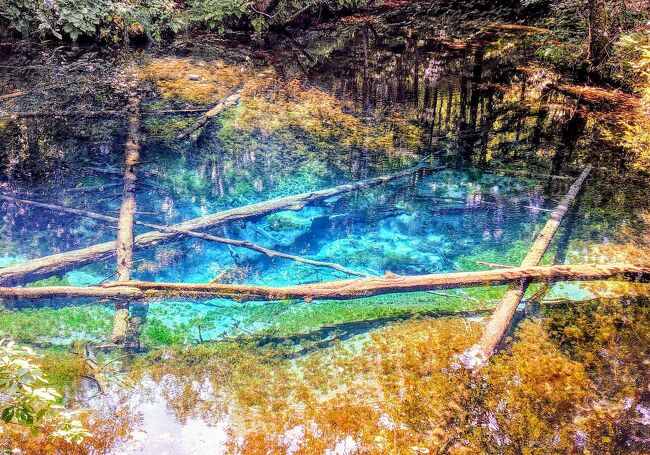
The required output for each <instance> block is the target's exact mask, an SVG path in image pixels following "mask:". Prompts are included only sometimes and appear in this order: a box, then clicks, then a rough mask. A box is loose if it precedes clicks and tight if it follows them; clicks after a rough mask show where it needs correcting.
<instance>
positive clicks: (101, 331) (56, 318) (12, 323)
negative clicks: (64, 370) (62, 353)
mask: <svg viewBox="0 0 650 455" xmlns="http://www.w3.org/2000/svg"><path fill="white" fill-rule="evenodd" d="M111 314H112V310H111V309H110V308H108V307H105V306H101V305H90V306H69V307H63V308H38V309H36V308H31V309H24V310H13V311H9V310H3V311H2V315H1V317H0V334H1V335H2V336H5V337H6V336H11V337H14V338H15V339H16V340H17V341H20V342H31V343H35V344H39V343H45V344H49V343H55V344H60V343H63V344H69V343H70V342H71V341H74V340H101V339H105V338H106V336H108V334H110V331H111V319H110V315H111Z"/></svg>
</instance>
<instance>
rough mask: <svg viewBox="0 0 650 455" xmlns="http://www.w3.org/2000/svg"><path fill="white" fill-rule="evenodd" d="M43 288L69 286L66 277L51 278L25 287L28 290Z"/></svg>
mask: <svg viewBox="0 0 650 455" xmlns="http://www.w3.org/2000/svg"><path fill="white" fill-rule="evenodd" d="M45 286H70V281H69V280H68V278H67V277H65V276H64V277H58V276H51V277H49V278H45V279H43V280H39V281H34V282H33V283H28V284H27V285H26V286H25V287H28V288H42V287H45Z"/></svg>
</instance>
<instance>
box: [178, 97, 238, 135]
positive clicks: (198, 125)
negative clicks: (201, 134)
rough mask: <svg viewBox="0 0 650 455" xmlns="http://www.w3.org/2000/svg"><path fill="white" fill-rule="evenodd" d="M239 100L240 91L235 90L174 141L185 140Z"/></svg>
mask: <svg viewBox="0 0 650 455" xmlns="http://www.w3.org/2000/svg"><path fill="white" fill-rule="evenodd" d="M240 99H241V93H240V90H237V91H236V92H235V93H233V94H232V95H230V96H228V97H226V98H225V99H224V100H222V101H220V102H219V103H218V104H217V105H216V106H215V107H213V108H212V109H210V110H209V111H208V112H206V113H205V114H203V115H202V116H201V117H199V118H198V119H197V120H196V121H195V122H194V123H192V124H191V125H190V126H188V127H187V128H185V129H184V130H183V131H181V132H180V133H179V134H178V136H176V139H178V140H180V139H185V138H186V137H187V136H189V135H190V134H192V133H193V132H194V131H196V130H198V129H199V128H201V127H202V126H203V125H205V124H206V123H208V120H210V119H211V118H212V117H216V116H217V115H219V114H221V112H223V111H224V110H225V109H227V108H229V107H231V106H234V105H235V104H237V103H238V102H239V100H240Z"/></svg>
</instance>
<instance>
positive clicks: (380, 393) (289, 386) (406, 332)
mask: <svg viewBox="0 0 650 455" xmlns="http://www.w3.org/2000/svg"><path fill="white" fill-rule="evenodd" d="M631 308H632V306H630V309H631ZM549 311H551V312H552V314H557V315H561V314H566V313H563V312H561V311H557V308H554V307H549ZM556 311H557V313H556ZM581 312H582V311H581ZM588 313H589V310H587V309H586V308H585V312H584V315H585V317H589V316H587V314H588ZM547 314H549V313H547ZM628 314H629V315H630V316H632V314H631V313H628ZM646 316H647V315H643V314H640V313H639V314H635V315H634V316H633V320H634V321H636V322H635V324H636V323H639V324H642V323H643V322H642V321H643V320H644V318H645V317H646ZM551 317H552V318H553V317H554V316H551ZM553 320H554V319H550V321H553ZM569 320H570V321H573V322H575V323H577V324H578V325H579V324H580V322H579V320H576V319H575V318H574V316H571V313H569V315H568V317H567V319H566V321H569ZM591 320H592V321H593V322H591V323H592V324H593V325H594V329H595V328H597V327H600V328H602V329H603V330H607V328H606V327H607V324H606V323H605V325H601V324H602V322H601V319H599V318H593V317H591ZM545 321H546V320H542V321H530V322H527V323H524V324H523V325H522V326H521V327H520V329H519V331H518V332H517V336H516V339H515V341H514V343H513V344H512V346H511V347H510V348H508V349H507V350H506V351H504V352H503V353H502V354H500V355H499V356H497V357H496V358H495V359H494V362H493V363H492V364H491V365H490V366H489V367H488V368H487V369H486V371H485V372H484V374H483V375H481V376H480V377H468V376H466V373H465V372H464V370H462V369H456V368H454V363H455V362H456V360H455V354H456V353H459V352H462V351H463V350H464V349H465V348H466V347H468V346H470V345H471V344H472V343H473V342H474V341H475V340H476V338H477V337H478V336H479V335H480V325H479V324H477V323H472V322H468V321H467V320H464V319H461V318H442V319H423V320H419V321H409V322H401V323H395V324H392V325H390V326H389V327H387V328H384V329H381V330H378V331H375V332H373V333H372V335H371V337H370V339H368V340H367V341H365V342H363V343H361V344H359V343H356V342H353V343H346V344H341V343H338V344H337V343H335V344H334V347H332V348H329V349H317V350H310V349H309V342H308V343H306V344H305V348H306V354H304V355H303V356H301V357H299V358H298V360H295V361H294V360H286V357H285V354H284V353H285V352H286V351H285V349H286V348H287V347H288V348H289V352H290V353H291V352H295V348H293V347H291V345H286V344H279V345H276V346H275V347H273V348H271V349H270V348H269V347H266V348H258V347H256V346H255V345H246V344H243V343H241V342H239V343H233V342H221V343H216V344H208V345H200V346H197V347H194V348H192V349H190V350H187V351H185V352H183V353H182V355H181V353H180V352H179V351H176V350H166V351H161V352H160V353H157V354H152V355H151V356H150V358H148V359H145V360H144V363H142V364H140V366H139V367H138V368H137V370H138V371H141V373H139V374H152V375H153V378H158V379H160V378H162V377H166V376H167V375H172V376H174V377H176V380H175V381H173V382H169V383H168V384H169V385H170V387H172V386H171V384H174V385H173V387H172V388H171V389H169V390H168V391H167V392H165V393H169V394H170V395H169V396H170V398H171V397H172V396H174V397H176V398H174V399H173V400H172V401H170V404H171V405H172V407H173V409H174V411H175V412H177V413H178V415H179V416H180V417H188V416H190V415H193V414H194V413H198V415H201V416H203V418H206V419H209V420H210V421H215V420H216V421H218V420H220V419H222V418H223V417H224V416H225V412H226V410H225V409H223V408H222V407H221V406H220V405H219V403H221V401H222V400H223V399H226V397H227V402H229V403H231V405H234V406H236V409H237V411H236V412H235V413H234V414H231V416H233V417H235V419H234V420H233V421H232V423H231V425H232V428H231V430H230V432H231V435H232V438H233V439H232V442H231V444H232V448H233V450H237V451H241V452H242V453H259V452H260V451H269V450H270V451H274V450H275V451H277V450H280V451H281V450H286V447H287V445H288V444H292V445H295V446H297V447H299V448H300V450H301V451H303V452H307V453H311V452H313V451H322V450H325V449H332V448H333V447H335V446H337V445H338V444H340V443H341V441H343V440H345V439H347V438H349V439H350V440H352V441H353V443H354V445H353V447H356V448H357V449H360V450H363V451H366V452H369V453H386V452H391V451H398V450H400V448H403V447H418V448H422V453H426V451H425V450H434V449H435V440H436V438H435V434H434V433H432V431H433V429H434V428H435V427H436V425H437V424H438V423H439V422H440V418H441V417H442V415H443V413H444V412H446V409H447V406H448V403H449V400H450V399H451V398H452V397H455V396H456V391H457V390H458V387H459V386H461V385H463V384H468V381H469V384H474V385H473V386H472V387H473V388H471V389H469V390H470V392H469V394H468V395H465V396H464V398H463V401H462V402H461V403H458V406H460V408H459V409H462V412H461V413H460V415H465V414H467V416H466V417H465V418H464V419H463V420H458V421H457V422H456V423H455V424H454V425H460V427H457V428H456V429H455V430H454V431H458V434H459V435H460V436H459V437H458V439H457V442H456V444H455V445H454V452H456V451H457V450H458V451H460V453H462V451H463V450H465V451H470V452H472V451H476V450H479V451H480V450H488V448H490V449H489V450H496V451H499V452H501V453H520V451H521V450H526V449H530V450H533V448H542V449H543V450H550V451H563V450H575V449H576V448H592V447H593V448H594V449H596V448H597V449H598V450H611V449H612V448H613V447H615V446H616V444H618V443H620V441H618V440H617V439H616V435H613V434H609V433H608V432H607V431H608V430H607V428H606V427H603V426H602V424H601V421H599V420H598V419H599V418H600V417H602V414H601V411H602V410H603V407H602V406H600V407H598V406H594V405H593V404H590V403H595V402H597V401H599V400H601V398H599V397H596V396H594V389H593V386H592V384H593V382H592V381H601V380H603V379H608V378H611V372H610V371H604V370H594V369H593V368H591V367H589V366H585V364H584V363H582V360H581V359H580V358H579V357H580V355H576V354H577V352H575V351H572V352H570V357H568V356H567V354H565V353H563V352H562V351H561V350H560V348H559V345H558V344H557V342H556V335H555V334H558V333H559V334H560V336H562V335H561V334H562V333H567V334H568V333H570V331H569V330H565V328H562V326H561V325H560V324H562V323H560V322H559V321H555V322H548V323H547V322H545ZM547 324H549V325H547ZM547 327H549V329H548V330H550V332H547ZM558 327H559V328H558ZM636 327H637V326H630V327H629V330H628V329H627V328H626V329H625V333H629V334H630V335H632V334H633V333H634V331H635V330H636ZM590 332H591V330H590ZM549 334H550V335H549ZM610 336H611V335H610ZM590 339H591V338H590ZM610 339H612V340H613V338H610ZM631 340H632V338H630V341H631ZM602 341H603V339H602V338H594V339H593V342H590V343H591V344H588V345H587V344H584V345H583V346H584V351H582V352H583V354H582V355H584V354H586V353H587V352H591V353H597V352H598V351H599V350H600V347H599V346H598V345H599V344H600V342H602ZM562 344H563V343H562ZM608 346H612V347H614V345H613V344H611V345H609V344H608ZM644 346H645V344H644ZM642 352H643V351H641V352H639V353H638V354H635V357H634V358H632V357H622V356H620V355H616V356H615V357H616V358H617V359H618V360H617V361H619V362H622V364H624V365H629V366H632V369H631V370H629V371H627V372H625V373H624V372H623V370H621V369H620V365H621V364H620V363H619V369H618V371H619V374H625V375H627V374H629V375H631V376H630V379H631V380H632V381H634V379H633V378H634V376H637V377H638V375H639V374H640V373H638V372H636V371H634V367H633V365H636V364H637V362H639V361H640V360H641V357H642V356H643V354H642ZM603 358H605V359H607V358H609V355H605V356H604V357H603ZM219 365H228V367H227V368H220V367H219ZM192 378H195V379H192ZM198 378H203V380H205V379H206V378H207V380H208V381H209V382H210V384H211V386H210V388H211V390H212V391H213V392H212V393H214V394H215V396H214V397H213V398H211V399H209V400H208V401H204V402H203V401H200V400H199V401H197V400H196V397H195V395H196V393H198V390H197V389H194V388H193V387H192V386H191V384H192V382H193V381H197V380H198ZM253 378H254V379H253ZM177 381H180V383H179V382H177ZM632 383H634V382H632ZM160 386H161V387H163V390H167V389H166V387H167V386H164V385H163V383H160ZM625 390H626V392H627V393H629V390H631V389H625ZM603 393H604V396H608V399H612V403H616V402H617V400H618V399H616V398H612V397H611V396H609V395H607V392H603ZM179 394H180V395H179ZM193 397H194V398H193ZM611 409H612V412H614V413H615V414H616V415H618V414H617V413H618V412H619V411H616V410H615V409H618V408H611ZM463 422H465V423H463ZM298 427H299V428H301V429H302V430H301V431H298V432H297V433H296V434H295V436H294V437H293V438H292V439H291V440H288V439H286V437H283V436H282V435H287V434H289V433H292V432H293V431H294V430H292V429H295V428H298ZM242 435H243V439H242ZM579 435H581V436H579ZM578 436H579V437H578ZM576 444H578V445H576Z"/></svg>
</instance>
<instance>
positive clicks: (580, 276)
mask: <svg viewBox="0 0 650 455" xmlns="http://www.w3.org/2000/svg"><path fill="white" fill-rule="evenodd" d="M614 277H616V278H629V279H636V280H642V281H647V280H648V279H650V265H647V264H646V265H633V264H584V265H553V266H534V267H512V268H507V269H498V270H488V271H478V272H454V273H442V274H432V275H395V274H391V273H387V274H386V275H385V276H383V277H367V278H356V279H351V280H335V281H326V282H321V283H312V284H298V285H293V286H284V287H273V286H258V285H246V284H223V283H205V284H185V283H158V282H144V281H128V282H112V283H106V284H104V285H103V286H88V287H73V286H48V287H34V288H24V287H13V288H10V287H3V288H0V297H3V298H7V297H15V298H26V299H40V298H57V297H59V298H83V297H104V298H124V297H126V298H131V299H136V298H139V299H145V298H148V299H154V298H165V297H170V298H171V297H182V298H186V299H195V300H205V299H214V298H227V299H232V300H236V301H275V300H294V299H296V300H297V299H301V300H305V301H307V302H311V301H312V300H315V299H321V300H352V299H361V298H366V297H372V296H376V295H384V294H399V293H406V292H420V291H430V290H441V289H458V288H467V287H481V286H500V285H504V284H509V283H513V282H521V280H526V281H527V282H550V281H589V280H605V279H609V278H614Z"/></svg>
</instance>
